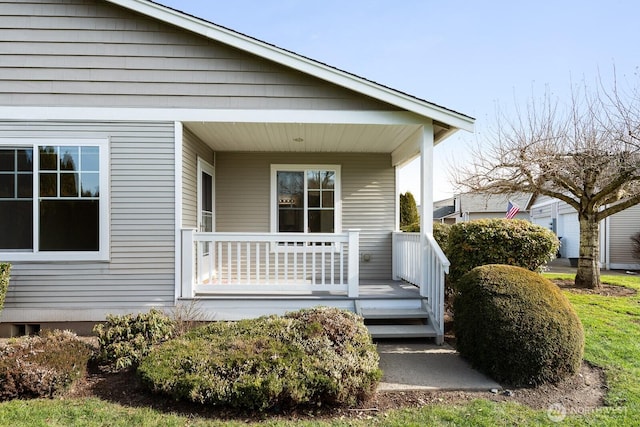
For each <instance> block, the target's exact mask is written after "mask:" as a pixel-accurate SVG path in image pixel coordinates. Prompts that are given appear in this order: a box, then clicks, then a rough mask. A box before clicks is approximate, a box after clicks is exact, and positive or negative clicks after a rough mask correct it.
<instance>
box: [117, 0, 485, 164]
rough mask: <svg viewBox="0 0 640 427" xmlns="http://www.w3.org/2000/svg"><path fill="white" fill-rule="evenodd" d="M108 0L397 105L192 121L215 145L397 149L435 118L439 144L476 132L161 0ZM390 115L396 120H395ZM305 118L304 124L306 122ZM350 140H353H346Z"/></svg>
mask: <svg viewBox="0 0 640 427" xmlns="http://www.w3.org/2000/svg"><path fill="white" fill-rule="evenodd" d="M107 1H109V2H110V3H113V4H116V5H119V6H121V7H124V8H127V9H129V10H132V11H135V12H137V13H141V14H143V15H146V16H149V17H151V18H154V19H157V20H160V21H163V22H166V23H169V24H171V25H174V26H176V27H178V28H181V29H183V30H186V31H189V32H192V33H195V34H198V35H200V36H202V37H205V38H208V39H210V40H214V41H217V42H219V43H224V44H226V45H228V46H231V47H234V48H236V49H240V50H243V51H245V52H248V53H251V54H253V55H256V56H259V57H261V58H264V59H267V60H269V61H273V62H275V63H278V64H281V65H284V66H286V67H289V68H292V69H294V70H297V71H300V72H302V73H305V74H307V75H310V76H314V77H316V78H319V79H322V80H324V81H327V82H329V83H333V84H335V85H338V86H341V87H344V88H346V89H349V90H352V91H354V92H356V93H359V94H362V95H363V96H365V97H369V98H373V99H376V100H379V101H381V102H384V103H386V104H388V105H389V106H390V108H389V110H396V111H378V112H376V114H377V116H378V117H379V118H380V119H381V120H379V121H378V122H375V121H372V120H370V119H369V120H368V121H366V122H364V123H363V122H360V121H358V120H356V121H352V122H348V123H344V122H342V121H340V120H318V121H313V120H311V119H310V118H307V119H305V120H302V121H301V122H298V123H296V122H295V121H293V120H290V121H288V120H285V121H281V122H277V121H273V120H267V121H266V123H265V121H262V120H255V121H254V122H253V123H251V122H243V124H242V126H236V125H235V124H236V123H237V120H235V119H234V120H231V121H229V122H228V123H226V124H222V123H221V122H217V123H216V124H215V125H214V124H210V125H209V124H206V123H197V122H195V121H194V122H189V123H187V127H188V128H189V129H191V130H192V131H193V132H194V133H196V134H197V135H198V136H200V137H201V138H202V139H203V140H204V141H206V142H208V143H209V144H210V145H211V144H213V143H212V142H211V141H214V139H212V138H211V137H212V136H215V137H216V138H215V141H217V142H216V143H215V147H214V148H216V149H219V150H227V149H231V147H233V149H234V150H249V151H257V150H264V149H267V150H268V151H272V150H280V151H299V150H302V151H310V152H311V151H315V152H318V151H320V152H322V151H351V152H360V151H368V152H372V151H373V152H393V151H394V150H397V149H398V148H400V146H401V145H402V144H404V143H406V141H407V140H408V139H410V137H409V135H410V134H412V133H415V132H418V130H419V128H420V125H422V124H424V123H429V124H430V123H432V122H433V124H434V143H438V142H439V141H441V140H443V139H445V138H446V137H447V136H449V135H451V134H452V133H454V132H456V131H457V130H459V129H462V130H467V131H473V125H474V121H475V120H474V119H473V118H472V117H469V116H467V115H465V114H462V113H459V112H457V111H454V110H451V109H449V108H446V107H443V106H440V105H437V104H434V103H432V102H429V101H426V100H424V99H420V98H417V97H415V96H412V95H409V94H407V93H404V92H401V91H398V90H395V89H392V88H389V87H387V86H384V85H381V84H379V83H376V82H373V81H370V80H367V79H365V78H362V77H359V76H356V75H354V74H352V73H349V72H346V71H343V70H340V69H337V68H335V67H331V66H329V65H327V64H324V63H321V62H318V61H315V60H313V59H310V58H307V57H304V56H302V55H299V54H296V53H294V52H291V51H288V50H286V49H282V48H280V47H277V46H274V45H272V44H269V43H266V42H263V41H261V40H258V39H255V38H253V37H250V36H247V35H245V34H241V33H238V32H236V31H233V30H230V29H228V28H225V27H222V26H219V25H216V24H213V23H211V22H208V21H206V20H203V19H201V18H197V17H195V16H191V15H189V14H186V13H184V12H181V11H178V10H175V9H172V8H169V7H166V6H163V5H161V4H160V3H157V2H153V1H149V0H107ZM397 109H400V111H397ZM309 113H311V112H309ZM320 113H322V112H320ZM336 113H342V114H344V113H346V114H347V115H350V114H349V113H350V112H338V111H336ZM398 113H400V114H401V115H402V114H404V113H406V114H405V117H404V118H403V120H401V121H400V122H399V123H393V122H394V120H395V117H396V116H397V114H398ZM314 115H315V114H314ZM385 115H386V116H388V117H385ZM408 116H411V119H410V120H407V117H408ZM389 117H392V119H391V120H389ZM299 123H304V125H303V126H300V125H299ZM299 139H302V140H303V141H302V142H304V144H296V141H298V140H299ZM219 141H225V142H224V143H221V142H219ZM298 142H300V141H298ZM347 142H348V144H346V143H347ZM300 147H302V148H300ZM409 151H412V150H409ZM402 157H407V156H402Z"/></svg>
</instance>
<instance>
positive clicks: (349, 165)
mask: <svg viewBox="0 0 640 427" xmlns="http://www.w3.org/2000/svg"><path fill="white" fill-rule="evenodd" d="M272 164H336V165H341V175H342V188H341V190H342V203H343V210H342V229H343V231H346V230H349V229H360V230H361V234H360V245H361V246H360V252H361V253H368V254H370V255H371V261H370V262H367V263H365V262H361V263H360V271H361V278H363V279H389V278H391V232H392V231H393V230H394V227H395V171H394V169H393V167H392V166H391V159H390V157H389V155H387V154H326V153H316V154H296V153H228V152H220V153H216V208H217V211H216V231H221V232H222V231H228V232H268V231H270V219H269V216H270V209H271V208H270V204H269V197H270V191H271V183H270V180H271V175H270V174H271V165H272Z"/></svg>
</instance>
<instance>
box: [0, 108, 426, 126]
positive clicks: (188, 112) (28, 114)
mask: <svg viewBox="0 0 640 427" xmlns="http://www.w3.org/2000/svg"><path fill="white" fill-rule="evenodd" d="M2 119H6V120H32V121H33V120H108V121H111V120H113V121H156V122H157V121H171V122H175V121H180V122H212V123H226V122H235V123H331V124H364V125H367V124H371V125H416V126H420V125H423V124H425V123H431V119H428V118H424V117H420V116H418V115H416V114H412V113H409V112H403V111H357V110H233V109H228V110H227V109H224V110H223V109H188V108H127V107H19V106H12V105H0V120H2Z"/></svg>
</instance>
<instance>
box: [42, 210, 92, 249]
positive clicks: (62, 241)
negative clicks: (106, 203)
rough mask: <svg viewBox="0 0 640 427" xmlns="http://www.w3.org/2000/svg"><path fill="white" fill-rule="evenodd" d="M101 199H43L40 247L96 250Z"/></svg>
mask: <svg viewBox="0 0 640 427" xmlns="http://www.w3.org/2000/svg"><path fill="white" fill-rule="evenodd" d="M99 207H100V202H99V201H98V200H43V201H41V202H40V250H42V251H97V250H99V248H100V245H99V235H100V223H99V212H100V209H99Z"/></svg>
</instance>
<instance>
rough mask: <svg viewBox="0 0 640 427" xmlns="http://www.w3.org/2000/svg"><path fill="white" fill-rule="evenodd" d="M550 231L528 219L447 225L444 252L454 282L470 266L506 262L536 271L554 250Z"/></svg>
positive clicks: (469, 269)
mask: <svg viewBox="0 0 640 427" xmlns="http://www.w3.org/2000/svg"><path fill="white" fill-rule="evenodd" d="M558 246H559V241H558V238H557V237H556V235H555V234H553V232H551V231H550V230H548V229H546V228H544V227H541V226H539V225H536V224H532V223H530V222H529V221H525V220H517V219H479V220H474V221H468V222H460V223H457V224H454V225H453V226H451V229H450V231H449V237H448V244H447V246H446V250H445V253H446V255H447V258H449V261H451V267H450V269H449V279H450V280H451V282H452V283H453V284H454V286H455V283H456V282H457V281H458V280H459V279H460V278H461V277H462V275H464V274H465V273H467V272H468V271H471V269H473V268H474V267H478V266H480V265H487V264H507V265H515V266H518V267H523V268H526V269H527V270H531V271H536V270H538V269H539V268H540V267H541V266H543V265H544V264H546V263H547V262H549V261H551V260H552V259H553V258H554V257H555V255H556V253H557V252H558Z"/></svg>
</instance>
